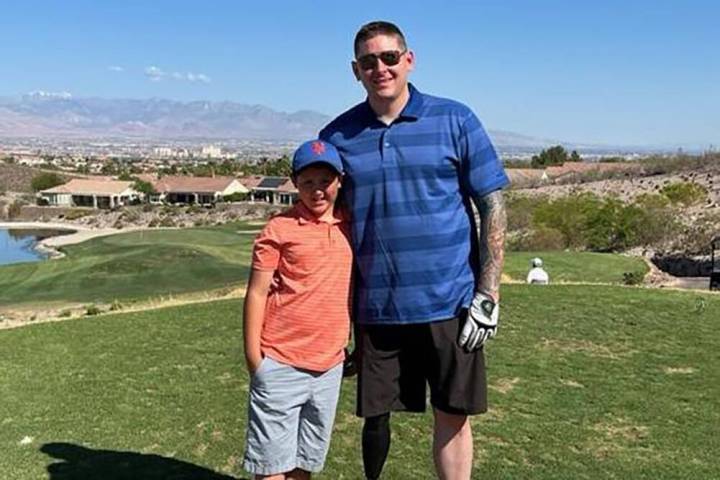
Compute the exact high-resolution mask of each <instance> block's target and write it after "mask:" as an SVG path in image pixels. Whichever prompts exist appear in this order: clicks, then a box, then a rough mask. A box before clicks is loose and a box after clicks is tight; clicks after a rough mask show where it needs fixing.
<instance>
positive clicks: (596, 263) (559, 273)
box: [503, 252, 648, 284]
mask: <svg viewBox="0 0 720 480" xmlns="http://www.w3.org/2000/svg"><path fill="white" fill-rule="evenodd" d="M534 257H540V258H541V259H542V260H543V268H544V269H545V270H546V271H547V272H548V275H550V282H551V283H552V282H586V283H616V284H621V283H623V273H625V272H639V273H640V274H641V275H645V273H647V271H648V267H647V265H645V262H643V260H642V259H640V258H637V257H629V256H625V255H617V254H608V253H592V252H508V254H507V255H506V258H505V268H504V269H503V273H505V274H506V275H509V276H510V277H511V278H512V279H514V280H520V281H523V282H524V281H525V279H526V277H527V273H528V271H529V270H530V260H531V259H532V258H534Z"/></svg>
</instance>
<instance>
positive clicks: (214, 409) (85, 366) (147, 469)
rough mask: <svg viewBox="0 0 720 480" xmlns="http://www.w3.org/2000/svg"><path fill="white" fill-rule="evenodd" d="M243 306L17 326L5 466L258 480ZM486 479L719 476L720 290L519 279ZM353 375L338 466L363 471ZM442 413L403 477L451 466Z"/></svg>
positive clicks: (1, 442) (400, 427) (43, 472)
mask: <svg viewBox="0 0 720 480" xmlns="http://www.w3.org/2000/svg"><path fill="white" fill-rule="evenodd" d="M240 308H241V307H240V302H239V301H220V302H212V303H206V304H198V305H191V306H185V307H175V308H168V309H162V310H156V311H148V312H143V313H133V314H119V315H108V316H101V317H96V318H89V319H82V320H74V321H68V322H61V323H50V324H41V325H34V326H30V327H25V328H21V329H16V330H6V331H0V398H1V399H2V400H1V401H0V426H1V427H0V446H1V447H2V450H3V460H2V462H0V478H8V479H17V480H23V479H32V480H36V479H41V478H51V479H52V480H79V479H95V478H97V479H100V478H102V479H136V478H142V479H166V478H173V479H191V478H192V479H208V480H210V479H212V480H220V479H228V478H244V476H243V474H242V472H241V470H240V466H239V462H240V461H241V458H242V449H243V442H244V439H243V436H244V425H245V408H246V404H245V401H246V399H245V396H246V392H247V384H248V377H247V375H246V373H245V371H244V368H243V367H242V363H243V362H242V351H241V329H240V321H239V318H240ZM502 308H503V310H502V319H501V322H502V327H501V329H502V330H501V332H500V335H499V337H498V339H496V340H494V341H493V342H492V343H491V346H490V347H489V350H488V365H489V380H490V383H491V397H490V402H491V410H490V412H489V413H488V414H487V415H484V416H481V417H477V418H475V419H474V420H473V427H474V431H475V452H476V454H475V470H474V472H473V478H482V479H485V480H492V479H508V478H512V479H553V480H555V479H568V480H570V479H573V480H576V479H603V478H633V479H648V480H650V479H652V480H655V479H685V478H687V479H696V478H719V477H720V461H718V459H717V457H716V452H718V451H720V440H719V436H718V435H717V425H718V424H719V423H720V409H718V400H717V399H718V396H719V394H720V391H719V390H718V384H719V382H718V380H719V379H720V362H719V361H718V353H717V352H718V351H720V337H719V336H718V335H717V334H716V323H717V319H718V318H720V297H717V296H712V295H707V294H702V295H701V294H693V293H686V292H670V291H663V290H645V289H634V288H623V287H612V286H548V287H529V286H525V285H509V286H506V287H504V290H503V307H502ZM353 390H354V381H346V382H345V384H344V390H343V395H342V399H341V405H340V408H339V411H338V418H337V423H336V428H335V435H334V438H333V444H332V447H331V451H330V456H329V459H328V463H327V466H326V471H325V472H324V473H323V475H322V476H321V478H328V479H360V478H362V477H361V473H360V472H361V461H360V455H359V432H360V427H361V424H360V421H359V420H358V419H356V418H355V417H354V415H353V414H352V412H353V399H354V392H353ZM429 452H430V415H429V414H426V415H401V414H398V415H396V416H394V417H393V445H392V448H391V453H390V459H389V461H388V464H387V467H386V471H385V477H384V478H387V479H408V480H410V479H431V478H434V474H433V468H432V462H431V459H430V453H429Z"/></svg>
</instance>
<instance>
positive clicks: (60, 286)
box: [0, 224, 647, 305]
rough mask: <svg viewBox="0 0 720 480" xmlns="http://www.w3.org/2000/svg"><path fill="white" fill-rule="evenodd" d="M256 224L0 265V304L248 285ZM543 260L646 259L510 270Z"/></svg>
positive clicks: (111, 239) (557, 273) (116, 238)
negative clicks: (540, 264)
mask: <svg viewBox="0 0 720 480" xmlns="http://www.w3.org/2000/svg"><path fill="white" fill-rule="evenodd" d="M257 228H258V227H257V226H248V225H246V224H229V225H225V226H222V227H212V228H192V229H178V230H149V231H142V232H132V233H124V234H118V235H112V236H108V237H101V238H96V239H93V240H89V241H87V242H83V243H80V244H77V245H70V246H67V247H65V248H63V251H64V252H65V253H66V254H67V256H66V257H65V258H62V259H60V260H53V261H46V262H36V263H23V264H17V265H8V266H2V267H0V305H14V304H33V305H37V304H38V303H45V302H59V303H87V304H90V303H105V304H108V303H111V302H113V301H115V300H118V301H121V302H124V301H133V300H140V299H147V298H151V297H153V298H154V297H159V296H166V295H171V294H183V293H188V292H198V291H205V290H210V289H215V288H222V287H227V286H228V285H229V284H238V283H244V282H245V281H246V280H247V276H248V267H247V266H248V264H249V262H250V250H251V244H252V241H253V239H254V235H252V234H242V235H239V234H237V231H238V230H253V229H257ZM534 256H540V257H542V258H543V260H544V261H545V265H546V269H547V271H548V273H549V274H550V279H551V281H553V282H558V281H568V282H600V283H622V279H623V273H624V272H629V271H640V272H643V273H644V272H645V271H646V270H647V267H646V266H645V265H644V264H643V262H642V260H640V259H637V258H632V257H625V256H621V255H609V254H598V253H576V252H540V253H538V252H511V253H509V254H508V256H507V260H506V266H505V272H506V273H507V274H508V275H510V276H511V277H512V278H513V279H516V280H524V279H525V276H526V275H527V271H528V269H529V262H530V259H531V258H532V257H534Z"/></svg>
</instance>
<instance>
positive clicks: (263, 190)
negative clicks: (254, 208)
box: [241, 175, 298, 205]
mask: <svg viewBox="0 0 720 480" xmlns="http://www.w3.org/2000/svg"><path fill="white" fill-rule="evenodd" d="M241 181H242V183H243V184H244V185H245V187H247V188H248V190H249V191H250V201H251V202H267V203H270V204H273V205H292V204H293V203H295V201H296V200H297V193H298V191H297V188H295V185H293V183H292V180H291V179H290V177H264V176H261V175H253V176H250V177H244V178H242V179H241Z"/></svg>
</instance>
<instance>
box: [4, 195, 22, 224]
mask: <svg viewBox="0 0 720 480" xmlns="http://www.w3.org/2000/svg"><path fill="white" fill-rule="evenodd" d="M21 212H22V203H21V202H19V201H17V200H15V201H14V202H12V203H11V204H10V205H8V208H7V217H8V220H13V219H15V218H17V217H19V216H20V213H21Z"/></svg>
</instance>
